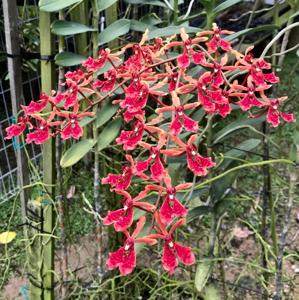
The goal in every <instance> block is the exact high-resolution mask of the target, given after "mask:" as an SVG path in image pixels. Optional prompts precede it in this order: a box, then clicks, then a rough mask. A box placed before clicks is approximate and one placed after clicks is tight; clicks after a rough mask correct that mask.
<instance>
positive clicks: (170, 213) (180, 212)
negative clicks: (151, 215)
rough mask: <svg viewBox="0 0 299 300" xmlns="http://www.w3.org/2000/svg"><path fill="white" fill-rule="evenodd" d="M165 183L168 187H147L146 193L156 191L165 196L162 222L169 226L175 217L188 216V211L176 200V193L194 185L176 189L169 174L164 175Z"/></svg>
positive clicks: (161, 213)
mask: <svg viewBox="0 0 299 300" xmlns="http://www.w3.org/2000/svg"><path fill="white" fill-rule="evenodd" d="M163 180H164V183H165V185H166V187H163V186H160V185H147V186H146V187H145V189H146V191H152V190H156V191H159V192H162V193H166V194H165V195H164V201H163V204H162V205H161V208H160V209H159V213H160V217H161V220H162V222H163V223H164V224H166V225H169V224H170V223H171V222H172V221H173V219H174V217H185V216H186V215H187V209H186V208H185V207H184V206H183V205H182V204H181V203H180V201H179V200H178V199H177V198H176V192H177V191H180V190H185V189H188V188H190V187H191V186H192V183H182V184H179V185H177V186H175V187H172V185H171V178H170V176H169V175H168V173H167V172H165V175H164V178H163Z"/></svg>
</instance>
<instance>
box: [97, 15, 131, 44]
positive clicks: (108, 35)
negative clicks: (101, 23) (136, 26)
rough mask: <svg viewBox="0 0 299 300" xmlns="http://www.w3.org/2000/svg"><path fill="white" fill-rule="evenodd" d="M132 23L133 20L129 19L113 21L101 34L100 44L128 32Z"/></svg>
mask: <svg viewBox="0 0 299 300" xmlns="http://www.w3.org/2000/svg"><path fill="white" fill-rule="evenodd" d="M130 24H131V21H130V20H127V19H120V20H117V21H115V22H113V23H112V24H111V25H109V26H108V27H107V28H105V29H104V31H102V32H101V33H100V34H99V41H100V45H103V44H105V43H109V42H111V41H113V40H115V39H116V38H118V37H120V36H122V35H124V34H126V33H128V32H129V30H130Z"/></svg>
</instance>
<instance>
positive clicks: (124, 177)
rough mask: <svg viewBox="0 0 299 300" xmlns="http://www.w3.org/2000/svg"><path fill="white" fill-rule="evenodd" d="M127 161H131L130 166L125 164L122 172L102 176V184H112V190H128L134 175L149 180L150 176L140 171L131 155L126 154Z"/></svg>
mask: <svg viewBox="0 0 299 300" xmlns="http://www.w3.org/2000/svg"><path fill="white" fill-rule="evenodd" d="M126 159H127V161H128V162H129V163H130V166H124V167H123V172H122V174H119V175H118V174H112V173H109V174H108V175H107V177H105V178H102V184H110V185H111V191H113V190H126V189H127V188H128V187H129V186H130V184H131V180H132V177H133V175H136V176H139V177H141V178H142V179H144V180H148V179H149V178H148V176H147V175H145V174H143V172H141V171H138V170H137V168H136V165H135V163H134V161H133V157H132V156H131V155H128V154H127V155H126Z"/></svg>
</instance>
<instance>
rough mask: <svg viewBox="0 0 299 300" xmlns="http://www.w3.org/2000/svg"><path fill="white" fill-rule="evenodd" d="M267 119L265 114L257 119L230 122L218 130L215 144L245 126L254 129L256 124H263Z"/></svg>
mask: <svg viewBox="0 0 299 300" xmlns="http://www.w3.org/2000/svg"><path fill="white" fill-rule="evenodd" d="M264 120H265V116H262V117H259V118H256V119H241V120H237V121H235V122H232V123H230V124H229V125H227V126H226V127H224V128H223V129H221V130H220V131H218V132H217V133H216V134H215V135H214V141H213V144H217V143H218V142H220V141H221V140H223V139H224V138H225V137H226V136H228V135H230V134H231V133H233V132H235V131H237V130H240V129H243V128H252V129H254V127H253V126H254V125H258V124H261V123H262V122H263V121H264Z"/></svg>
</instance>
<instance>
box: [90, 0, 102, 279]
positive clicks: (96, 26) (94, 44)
mask: <svg viewBox="0 0 299 300" xmlns="http://www.w3.org/2000/svg"><path fill="white" fill-rule="evenodd" d="M92 15H93V18H92V19H93V22H92V23H93V24H92V27H93V29H94V30H95V31H93V33H92V47H93V51H92V52H93V57H98V44H99V13H98V11H97V5H96V0H93V2H92ZM93 111H94V113H95V114H96V113H97V111H98V105H95V107H94V110H93ZM92 131H93V138H94V139H95V140H97V139H98V128H97V125H96V123H94V124H93V127H92ZM99 167H100V165H99V153H98V149H97V145H96V146H95V149H94V184H93V197H94V206H95V210H96V212H97V213H98V214H100V213H101V203H100V192H99V189H100V183H99V180H100V169H99ZM95 222H96V242H97V252H96V271H97V273H98V274H99V277H100V280H101V279H102V272H103V261H102V224H101V222H100V220H99V218H98V217H97V216H96V215H95Z"/></svg>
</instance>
